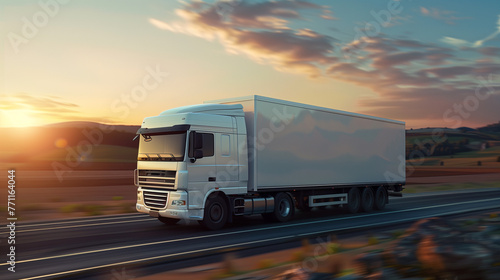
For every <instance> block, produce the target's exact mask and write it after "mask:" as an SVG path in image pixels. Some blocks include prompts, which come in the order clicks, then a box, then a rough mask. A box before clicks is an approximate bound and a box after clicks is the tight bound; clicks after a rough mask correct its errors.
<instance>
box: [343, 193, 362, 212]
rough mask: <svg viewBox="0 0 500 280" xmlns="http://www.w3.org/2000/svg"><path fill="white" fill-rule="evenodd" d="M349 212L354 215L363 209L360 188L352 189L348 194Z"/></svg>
mask: <svg viewBox="0 0 500 280" xmlns="http://www.w3.org/2000/svg"><path fill="white" fill-rule="evenodd" d="M347 200H348V201H347V208H346V210H347V212H349V213H351V214H354V213H357V212H358V211H359V208H360V207H361V196H360V194H359V191H358V188H351V189H350V190H349V192H348V193H347Z"/></svg>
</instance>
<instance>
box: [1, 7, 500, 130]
mask: <svg viewBox="0 0 500 280" xmlns="http://www.w3.org/2000/svg"><path fill="white" fill-rule="evenodd" d="M0 24H1V25H0V34H1V38H2V42H3V44H1V45H0V46H1V49H0V52H1V53H2V54H3V55H2V56H0V65H2V66H3V67H1V68H0V110H1V112H0V127H11V126H19V127H26V126H36V125H45V124H50V123H57V122H66V121H93V122H101V123H108V124H129V125H140V124H141V123H142V120H143V119H144V118H145V117H148V116H154V115H158V114H159V113H161V112H162V111H164V110H167V109H170V108H174V107H178V106H185V105H192V104H198V103H203V101H205V100H214V99H222V98H231V97H238V96H247V95H254V94H256V95H263V96H267V97H272V98H278V99H284V100H289V101H294V102H300V103H306V104H311V105H316V106H322V107H328V108H333V109H338V110H344V111H350V112H356V113H362V114H368V115H374V116H378V117H385V118H390V119H396V120H400V121H404V122H406V127H407V128H420V127H435V126H438V127H461V126H469V127H479V126H483V125H486V124H491V123H497V122H499V121H500V2H499V1H493V0H491V1H482V2H480V4H478V2H474V1H460V0H458V1H425V0H423V1H404V0H401V1H394V0H391V1H388V0H375V1H357V0H353V1H347V0H345V1H299V0H295V1H288V0H286V1H278V0H277V1H205V2H202V1H188V0H185V1H172V0H168V1H167V0H163V1H160V0H149V1H135V0H109V1H96V0H37V1H31V0H1V1H0Z"/></svg>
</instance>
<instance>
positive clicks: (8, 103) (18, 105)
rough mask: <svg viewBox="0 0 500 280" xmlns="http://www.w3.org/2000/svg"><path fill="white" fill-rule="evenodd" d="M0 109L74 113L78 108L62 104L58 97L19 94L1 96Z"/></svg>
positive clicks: (73, 105) (74, 105)
mask: <svg viewBox="0 0 500 280" xmlns="http://www.w3.org/2000/svg"><path fill="white" fill-rule="evenodd" d="M0 100H1V101H2V102H1V103H0V109H2V110H31V111H36V112H50V113H53V112H58V113H75V112H77V110H76V108H78V107H79V106H78V105H76V104H74V103H69V102H64V101H62V100H61V98H59V97H53V96H43V97H40V96H34V95H29V94H26V93H19V94H15V95H10V96H3V98H1V99H0Z"/></svg>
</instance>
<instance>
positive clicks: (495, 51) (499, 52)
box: [478, 47, 500, 57]
mask: <svg viewBox="0 0 500 280" xmlns="http://www.w3.org/2000/svg"><path fill="white" fill-rule="evenodd" d="M478 51H479V52H480V53H481V54H483V55H485V56H493V57H498V56H500V48H499V47H484V48H479V49H478Z"/></svg>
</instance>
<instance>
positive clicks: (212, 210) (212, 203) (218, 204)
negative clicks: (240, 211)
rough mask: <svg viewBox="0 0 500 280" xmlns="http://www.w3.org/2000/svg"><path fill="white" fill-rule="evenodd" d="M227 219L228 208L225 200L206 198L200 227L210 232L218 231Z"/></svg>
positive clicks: (218, 197)
mask: <svg viewBox="0 0 500 280" xmlns="http://www.w3.org/2000/svg"><path fill="white" fill-rule="evenodd" d="M227 218H228V206H227V202H226V200H225V199H224V198H223V197H221V196H218V195H217V196H213V197H210V198H208V200H207V203H206V205H205V211H204V215H203V221H201V222H200V224H201V225H203V226H204V227H206V228H207V229H210V230H218V229H221V228H223V227H224V226H225V225H226V222H227Z"/></svg>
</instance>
